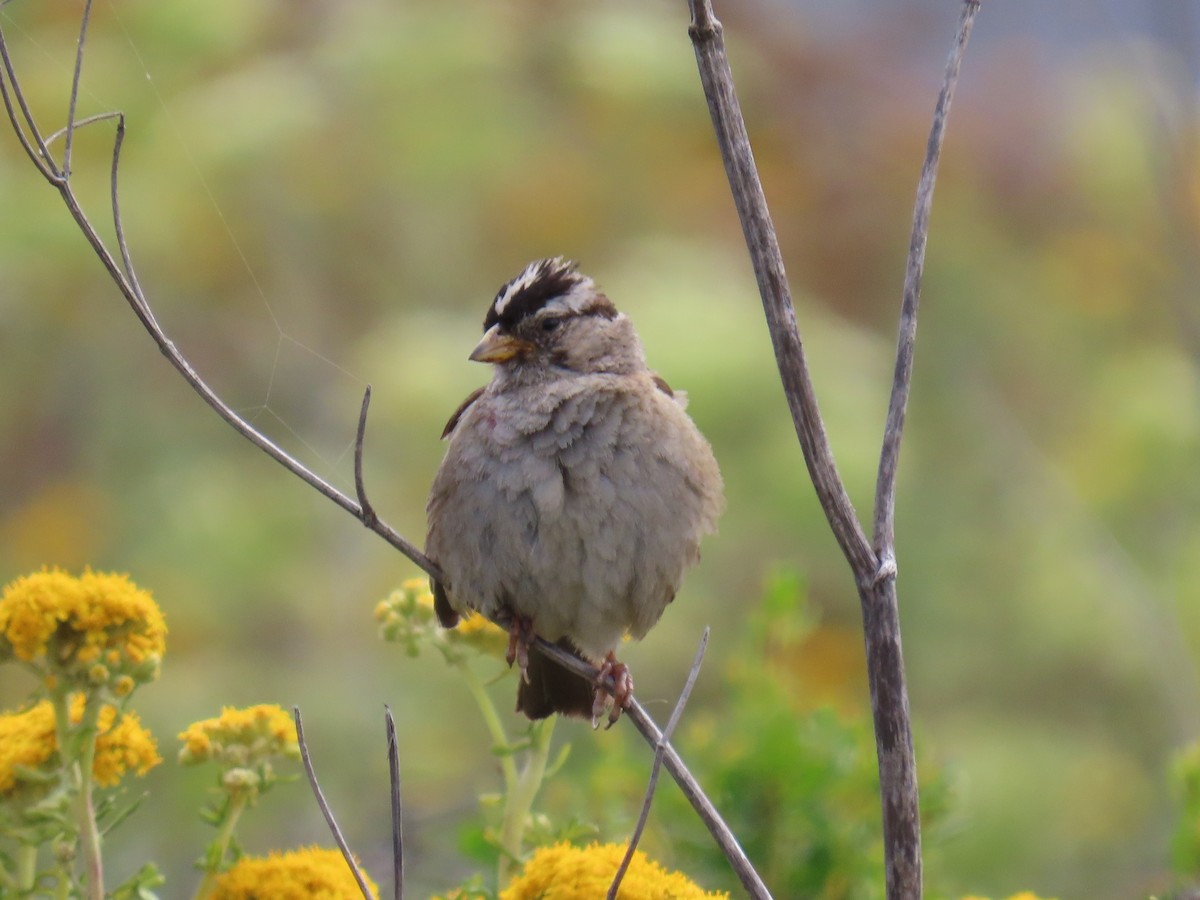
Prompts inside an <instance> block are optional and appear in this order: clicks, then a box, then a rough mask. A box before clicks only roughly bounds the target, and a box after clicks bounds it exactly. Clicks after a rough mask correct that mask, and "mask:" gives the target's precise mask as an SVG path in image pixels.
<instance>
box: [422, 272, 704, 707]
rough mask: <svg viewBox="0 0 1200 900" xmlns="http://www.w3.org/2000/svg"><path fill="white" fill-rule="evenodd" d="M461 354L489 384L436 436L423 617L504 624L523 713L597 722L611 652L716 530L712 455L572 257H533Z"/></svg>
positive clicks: (653, 611) (646, 619)
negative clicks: (485, 367)
mask: <svg viewBox="0 0 1200 900" xmlns="http://www.w3.org/2000/svg"><path fill="white" fill-rule="evenodd" d="M469 358H470V359H471V360H474V361H476V362H482V363H489V364H491V366H492V367H493V368H492V378H491V381H490V382H489V383H488V384H487V385H485V386H484V387H481V388H479V389H478V390H476V391H475V392H474V393H472V394H471V395H470V396H468V397H467V399H466V400H465V401H464V402H463V403H462V405H461V406H459V408H458V409H457V410H455V412H454V414H453V415H452V416H451V417H450V421H449V422H448V423H447V424H446V427H445V430H444V431H443V433H442V437H443V438H444V439H448V442H449V443H448V446H447V448H446V454H445V457H444V459H443V460H442V463H441V466H440V467H439V468H438V471H437V475H436V476H435V478H434V480H433V486H432V488H431V489H430V493H429V501H428V504H427V507H426V512H427V516H428V532H427V536H426V542H425V552H426V554H427V555H428V556H429V558H430V559H431V560H433V561H434V562H435V563H436V564H437V565H438V566H439V567H440V568H441V571H442V573H443V578H442V580H441V581H435V582H434V583H433V591H434V607H435V610H436V612H437V616H438V619H439V621H440V623H441V624H442V625H443V626H444V627H447V628H450V627H453V626H454V625H455V624H456V623H457V621H458V619H459V616H460V615H461V614H465V613H467V612H468V611H472V610H474V611H477V612H479V613H482V614H483V615H484V616H487V617H488V618H491V619H494V620H498V621H501V622H505V621H506V622H508V623H509V633H510V640H509V649H508V663H509V665H510V666H511V665H512V664H513V662H514V661H516V662H518V663H519V666H520V669H521V679H520V682H519V686H518V689H517V710H518V711H520V712H523V713H524V714H525V715H526V716H528V717H529V718H530V719H540V718H545V717H546V716H549V715H551V714H552V713H562V714H566V715H574V716H581V717H585V718H586V717H591V719H592V721H593V723H595V722H596V721H598V719H599V717H600V716H601V715H602V714H603V713H604V711H605V709H606V708H609V706H610V703H611V712H610V715H609V721H610V724H611V722H615V721H616V719H617V717H618V716H619V715H620V712H621V710H622V709H623V708H624V707H625V705H626V704H627V702H628V700H629V698H630V697H631V696H632V693H633V679H632V678H631V677H630V674H629V670H628V668H627V667H626V666H625V665H624V664H623V663H620V662H618V661H617V659H616V656H615V651H616V648H617V645H618V644H619V642H620V641H621V640H622V638H624V637H625V636H626V635H629V636H631V637H633V638H639V639H640V638H642V637H644V636H645V634H646V633H647V632H648V631H649V630H650V629H651V628H652V627H653V626H654V625H655V623H657V622H658V620H659V617H660V616H661V615H662V614H663V610H665V609H666V607H667V605H668V604H669V603H670V602H671V601H672V600H673V599H674V597H675V594H676V592H677V591H678V590H679V586H680V583H681V582H682V580H683V574H684V571H685V570H686V569H687V568H688V567H690V566H691V565H693V564H694V563H696V562H697V561H698V560H699V558H700V551H699V547H700V541H701V538H703V537H704V536H705V535H707V534H711V533H714V532H715V531H716V527H717V519H718V517H719V516H720V514H721V512H722V511H723V508H724V495H723V485H722V481H721V473H720V470H719V469H718V467H717V462H716V460H715V458H714V457H713V452H712V448H711V447H710V446H709V444H708V442H707V441H706V440H705V439H704V437H703V436H702V435H701V434H700V432H699V430H698V429H697V428H696V426H695V424H694V423H693V422H692V420H691V418H690V417H689V416H688V415H687V413H686V412H685V411H684V407H685V405H686V398H685V397H684V396H683V395H682V394H676V393H675V392H674V391H672V390H671V388H670V387H669V386H668V385H667V383H666V381H664V380H663V379H662V378H661V377H659V376H658V375H657V374H655V373H654V372H653V371H651V370H650V369H649V368H647V366H646V359H645V354H644V351H643V349H642V344H641V341H640V340H639V339H638V336H637V333H636V332H635V331H634V328H633V323H632V322H631V321H630V320H629V318H628V317H627V316H625V315H624V314H623V313H621V312H618V310H617V308H616V307H615V306H614V305H613V303H612V301H611V300H609V298H608V297H606V296H605V295H604V294H603V293H601V292H600V290H598V289H597V287H596V285H595V283H594V282H593V281H592V279H591V278H589V277H588V276H586V275H584V274H582V273H580V272H579V270H578V267H577V265H576V264H575V263H574V262H571V261H569V260H565V259H562V258H553V259H541V260H537V261H535V262H531V263H530V264H529V265H527V266H526V267H525V268H524V269H523V270H522V271H521V272H520V274H518V275H517V276H516V277H515V278H513V279H512V280H511V281H509V282H507V283H506V284H505V285H504V286H503V287H501V288H500V290H499V292H497V294H496V296H495V298H494V299H493V300H492V302H491V305H490V306H489V307H488V310H487V315H486V317H485V318H484V321H483V339H482V340H481V341H480V342H479V344H478V345H477V346H476V347H475V349H474V350H473V351H472V352H471V354H470V356H469ZM533 635H538V636H540V637H542V638H544V639H545V640H547V641H549V642H552V643H557V644H558V645H559V646H561V647H563V648H565V649H567V650H569V651H570V652H572V653H575V654H576V655H578V656H580V657H582V658H584V659H586V660H588V661H591V662H593V663H595V664H597V665H599V667H600V674H599V676H598V678H597V680H596V681H595V682H591V681H589V680H588V679H586V678H584V677H582V676H580V675H577V674H575V673H572V672H569V671H567V670H566V669H564V668H562V667H561V666H559V665H558V664H556V663H553V662H551V661H550V660H549V659H548V658H547V657H545V656H544V655H543V654H542V653H540V652H539V651H538V649H537V647H536V645H534V644H532V643H531V642H532V639H533ZM609 678H611V679H612V682H613V690H612V691H611V693H610V692H609V691H608V690H606V688H605V687H604V686H603V685H604V683H605V682H606V680H607V679H609Z"/></svg>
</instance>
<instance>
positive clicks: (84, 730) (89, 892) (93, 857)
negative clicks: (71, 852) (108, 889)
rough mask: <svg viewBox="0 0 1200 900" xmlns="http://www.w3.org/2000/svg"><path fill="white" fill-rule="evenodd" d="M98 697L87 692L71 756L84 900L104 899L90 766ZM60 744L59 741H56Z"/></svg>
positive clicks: (95, 731)
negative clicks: (74, 754) (76, 749)
mask: <svg viewBox="0 0 1200 900" xmlns="http://www.w3.org/2000/svg"><path fill="white" fill-rule="evenodd" d="M100 707H101V704H100V701H99V699H98V698H96V697H91V696H89V697H88V698H87V702H86V703H85V705H84V707H83V720H82V721H81V722H80V723H79V728H78V732H77V733H78V737H79V741H80V746H79V753H78V758H77V759H75V760H74V762H73V764H72V767H73V770H74V776H75V777H74V780H75V784H76V785H77V787H78V791H79V794H78V796H77V798H76V800H75V809H76V821H77V822H78V824H79V845H80V850H81V852H82V854H83V875H84V884H85V885H86V888H85V893H84V896H86V897H87V898H88V900H104V858H103V857H102V856H101V855H100V828H99V826H98V825H97V824H96V807H95V804H94V803H93V798H92V789H93V785H94V778H93V773H92V769H93V767H94V766H95V764H96V737H97V734H98V732H99V721H100ZM60 746H61V745H60Z"/></svg>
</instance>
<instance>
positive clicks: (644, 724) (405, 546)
mask: <svg viewBox="0 0 1200 900" xmlns="http://www.w3.org/2000/svg"><path fill="white" fill-rule="evenodd" d="M0 61H2V62H3V64H4V70H5V72H6V73H7V81H6V79H5V78H4V77H0V95H2V98H3V101H4V105H5V108H6V110H7V112H8V118H9V122H10V124H11V126H12V128H13V131H14V132H15V133H16V134H17V137H18V139H19V140H20V141H21V144H22V146H23V147H24V148H25V152H26V154H27V155H28V156H29V158H30V160H31V161H32V162H33V164H34V165H35V166H36V167H37V169H38V171H39V172H40V173H41V174H42V176H43V177H44V178H45V179H46V181H47V182H49V183H50V184H51V185H52V186H53V187H54V188H55V189H56V190H57V191H58V192H59V194H60V196H61V197H62V199H63V202H64V204H65V205H66V207H67V209H68V211H69V212H70V214H71V217H72V218H73V219H74V220H75V223H76V225H77V226H78V227H79V230H80V233H81V234H83V236H84V238H85V240H87V242H88V244H89V245H90V246H91V248H92V250H93V252H94V253H95V254H96V256H97V257H98V258H99V260H100V262H101V264H102V265H103V266H104V268H105V270H106V271H107V272H108V274H109V277H110V278H111V279H112V281H113V283H114V284H115V285H116V286H117V289H118V290H119V291H120V292H121V294H122V296H123V297H124V298H125V300H126V302H127V303H128V304H129V306H130V307H131V309H132V310H133V312H134V314H135V315H136V316H137V318H138V320H139V321H140V322H141V323H142V327H143V328H145V330H146V332H147V333H148V334H149V335H150V337H151V339H152V340H153V341H154V342H155V344H156V345H157V346H158V348H159V350H160V351H161V352H162V354H163V355H164V356H165V357H166V358H167V361H168V362H169V363H170V364H171V365H172V366H173V367H174V368H175V369H176V371H178V372H179V374H180V375H181V376H182V377H183V379H184V381H186V382H187V384H188V385H189V386H190V387H191V388H192V390H193V391H195V392H196V393H197V394H199V395H200V397H201V399H203V400H204V402H205V403H206V404H207V405H208V406H209V407H210V408H211V409H212V410H213V411H214V412H215V413H216V414H217V415H218V416H219V417H220V418H221V419H222V420H223V421H225V422H226V423H227V424H228V425H229V426H230V427H232V428H233V429H234V430H235V431H236V432H237V433H238V434H240V435H241V436H242V437H244V438H245V439H246V440H248V441H250V443H252V444H253V445H254V446H256V447H258V448H259V449H260V450H262V451H263V452H264V453H266V454H267V455H268V456H270V457H271V458H272V459H274V460H275V461H276V462H278V463H279V464H280V465H282V466H283V467H284V468H285V469H287V470H288V471H289V472H291V473H292V474H293V475H295V476H296V477H298V478H299V479H300V480H301V481H303V482H304V483H306V484H307V485H309V486H310V487H312V488H313V489H314V490H316V491H317V492H318V493H319V494H321V495H322V496H324V497H325V498H327V499H328V500H331V501H332V502H333V503H335V504H336V505H337V506H340V507H341V508H342V509H344V510H346V511H347V512H349V513H350V514H351V515H353V516H354V517H355V518H356V519H358V520H359V521H360V522H362V523H363V524H364V525H365V526H367V528H369V529H370V530H371V531H373V532H374V533H376V534H377V535H379V536H380V537H382V538H383V539H384V540H385V541H387V542H388V543H389V544H391V545H392V546H393V547H395V548H396V549H397V550H399V551H400V552H401V553H403V554H404V555H405V556H407V557H408V558H409V559H410V560H412V561H413V562H414V563H415V564H416V565H417V566H418V567H420V568H421V569H422V570H424V571H425V572H426V574H428V575H429V576H430V577H431V578H434V579H437V580H441V579H442V577H443V576H442V572H441V570H440V569H439V567H438V566H437V564H436V563H434V562H433V561H432V560H430V559H429V558H428V557H427V556H425V554H424V553H422V552H421V551H420V550H418V549H417V548H416V546H414V545H413V544H412V543H410V542H409V541H408V540H406V539H405V538H404V537H403V536H402V535H400V534H399V533H398V532H397V531H395V529H393V528H392V527H391V526H390V525H388V524H387V523H386V522H384V521H383V520H381V519H379V518H378V516H376V515H375V514H374V511H373V510H372V509H371V508H370V505H369V504H364V503H363V502H359V503H356V502H355V501H354V500H351V499H350V498H349V497H348V496H346V495H345V494H343V493H342V492H341V491H338V490H337V489H336V488H334V487H333V486H332V485H330V484H329V483H328V482H326V481H325V480H324V479H322V478H320V477H319V476H318V475H316V474H315V473H314V472H312V471H310V470H309V469H308V468H306V467H305V466H304V465H303V464H302V463H300V462H299V461H298V460H296V459H295V458H293V457H292V456H291V455H289V454H288V453H287V452H285V451H284V450H283V449H282V448H280V447H279V446H278V445H277V444H275V443H274V442H273V441H271V440H270V439H269V438H267V437H266V436H265V435H263V434H262V433H260V432H259V431H257V430H256V429H255V428H254V427H253V426H252V425H251V424H250V423H249V422H247V421H246V420H245V419H243V418H242V417H241V416H239V415H238V414H237V413H235V412H234V411H233V410H232V409H231V408H230V407H229V406H228V405H227V404H226V403H225V402H224V401H223V400H221V398H220V397H219V396H218V395H217V394H216V392H215V391H214V390H213V389H212V388H211V387H209V385H208V383H207V382H206V381H205V380H204V379H203V378H201V376H200V375H199V373H197V372H196V370H195V369H194V368H193V367H192V365H191V363H190V362H189V361H188V360H187V358H186V357H184V356H183V354H182V353H180V352H179V350H178V349H177V348H176V347H175V344H174V343H173V342H172V341H171V340H170V339H169V338H168V337H167V335H166V333H165V331H164V330H163V329H162V327H161V326H160V325H159V324H158V322H157V320H156V319H155V317H154V314H153V312H152V310H151V307H150V305H149V303H148V302H147V301H146V299H145V298H144V296H143V295H142V291H141V288H140V286H139V285H138V281H137V277H136V273H135V271H134V269H133V265H132V262H131V257H130V253H129V249H128V246H127V244H126V241H125V232H124V227H123V225H122V224H121V213H120V209H119V204H118V198H117V170H118V168H119V161H120V148H121V144H122V142H123V139H124V133H125V127H124V117H123V116H119V115H114V116H113V117H114V118H116V119H117V134H116V138H115V141H114V151H113V162H112V168H113V172H112V198H111V206H112V213H113V218H114V220H115V222H116V223H117V225H116V233H117V238H118V244H119V248H120V254H121V260H122V262H123V263H124V269H125V270H123V269H122V266H121V265H119V264H118V263H117V261H116V259H115V258H114V257H113V256H112V254H111V253H110V252H109V250H108V248H107V247H106V246H105V244H104V241H103V240H102V239H101V238H100V235H99V233H98V232H97V231H96V229H95V227H94V226H93V225H92V223H91V222H90V220H89V219H88V217H87V215H86V214H85V213H84V211H83V209H82V207H81V206H80V204H79V201H78V198H77V197H76V196H75V193H74V189H73V188H72V187H71V184H70V182H69V181H68V180H67V179H65V178H63V177H62V176H61V175H60V174H59V172H58V170H57V168H56V167H55V164H54V162H53V158H52V157H51V155H50V153H49V151H48V150H47V149H46V146H45V142H44V139H43V137H42V134H41V132H40V131H39V129H38V128H37V125H36V123H35V121H34V119H33V116H32V114H31V113H30V111H29V108H28V105H27V104H26V102H25V99H24V95H23V93H22V92H21V90H20V84H19V81H18V79H17V78H16V75H15V72H14V69H13V66H12V62H11V58H10V55H9V51H8V44H7V40H6V37H5V34H4V30H3V28H2V27H0ZM14 99H15V101H16V105H15V106H14ZM18 109H19V110H20V112H18ZM22 121H24V122H25V123H26V125H27V126H28V128H29V131H30V132H31V134H32V135H33V142H36V144H37V147H36V148H35V146H34V143H33V142H31V140H30V139H29V137H28V136H27V135H26V134H25V130H24V126H23V125H22ZM79 124H81V123H76V126H75V127H78V125H79ZM368 402H369V394H368V395H367V396H364V398H363V408H362V411H361V413H360V416H359V424H358V434H357V439H356V447H355V451H356V480H357V481H361V468H362V467H361V453H362V443H363V437H364V434H365V430H366V411H367V405H368ZM357 489H358V485H356V490H357ZM359 493H360V496H361V497H363V499H364V500H365V488H363V489H362V490H360V491H359ZM364 507H365V508H364ZM537 643H538V646H539V648H540V649H541V651H542V652H543V653H544V654H545V655H546V656H548V657H549V658H551V659H554V660H556V661H557V662H558V663H559V664H560V665H563V666H564V667H566V668H567V669H569V670H571V671H574V672H577V673H579V674H581V675H583V676H585V677H587V678H589V679H591V680H595V678H596V676H597V669H596V668H595V667H593V666H591V665H589V664H587V663H585V662H584V661H583V660H580V659H578V658H577V657H574V656H573V655H571V654H569V653H567V652H566V651H564V650H562V649H561V648H559V647H557V646H555V645H553V644H550V643H548V642H546V641H544V640H542V639H540V638H538V639H537ZM611 686H612V685H611V684H610V687H611ZM626 713H627V716H626V717H627V718H628V719H629V721H630V722H631V723H632V724H633V725H634V727H635V728H636V729H637V730H638V732H639V733H640V734H641V735H642V737H643V739H644V740H645V741H646V742H647V743H648V744H649V745H650V746H651V747H653V748H655V749H656V752H657V749H658V747H659V746H660V745H661V746H662V748H663V750H662V752H663V757H662V759H663V763H662V765H663V766H664V767H665V768H666V770H667V772H668V773H670V775H671V776H672V778H674V779H675V781H676V782H677V783H678V784H679V786H680V789H681V790H682V791H683V793H684V796H686V797H687V798H688V801H689V802H690V803H691V804H692V806H693V808H694V809H695V810H696V812H697V814H698V815H699V816H700V818H701V820H702V821H703V822H704V824H705V826H706V827H707V828H708V830H709V832H710V833H711V834H712V836H713V838H714V840H715V841H716V843H717V844H718V846H720V847H721V849H722V851H723V852H724V853H725V855H726V857H727V858H728V859H729V862H730V865H731V866H732V867H733V869H734V871H735V872H736V873H737V875H738V877H739V878H740V879H741V881H742V883H743V884H745V885H746V886H747V890H749V891H750V893H751V896H752V897H755V898H767V897H769V896H770V894H769V893H768V892H767V890H766V887H765V886H764V885H763V883H762V880H761V878H760V877H759V876H758V873H757V872H755V871H754V867H753V866H752V865H751V864H750V861H749V859H748V858H747V857H746V855H745V852H744V851H743V850H742V848H741V847H740V845H739V844H738V842H737V839H736V838H735V837H734V835H733V832H732V831H731V830H730V829H729V826H728V825H726V823H725V822H724V820H723V819H722V818H721V816H720V814H719V813H718V812H717V810H716V808H715V807H714V806H713V805H712V802H711V801H710V800H709V799H708V797H707V796H706V795H705V794H704V791H703V789H702V788H701V787H700V785H699V783H698V782H697V781H696V779H695V778H694V777H693V776H692V774H691V772H690V771H688V768H687V766H686V765H684V763H683V760H682V759H681V758H680V757H679V754H678V753H676V752H675V750H674V748H673V747H671V746H670V744H663V738H662V734H661V733H660V732H659V730H658V726H657V725H655V723H654V721H653V720H652V719H651V718H650V717H649V715H647V713H646V711H645V710H644V709H643V708H642V707H641V705H640V704H639V703H638V702H637V701H636V700H635V699H634V700H631V702H630V704H629V706H628V707H627V709H626ZM314 788H315V784H314Z"/></svg>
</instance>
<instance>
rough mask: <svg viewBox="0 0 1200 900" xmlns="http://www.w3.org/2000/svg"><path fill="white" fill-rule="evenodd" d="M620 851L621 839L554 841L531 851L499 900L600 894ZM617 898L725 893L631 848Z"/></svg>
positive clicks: (685, 899)
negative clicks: (609, 841) (614, 841)
mask: <svg viewBox="0 0 1200 900" xmlns="http://www.w3.org/2000/svg"><path fill="white" fill-rule="evenodd" d="M624 856H625V845H624V844H589V845H588V846H587V847H572V846H571V845H570V844H567V843H561V844H555V845H554V846H552V847H542V848H541V849H540V850H537V851H536V852H534V854H533V856H531V857H530V858H529V862H527V863H525V869H524V871H523V872H522V873H521V874H520V875H518V876H517V877H516V878H515V879H513V881H512V883H511V884H509V886H508V887H507V888H505V889H504V890H503V891H502V892H501V893H500V900H593V898H596V897H603V896H604V895H605V893H606V892H607V891H608V887H609V885H610V884H612V880H613V876H614V875H616V873H617V868H618V867H619V866H620V865H621V860H622V859H623V858H624ZM617 896H618V898H619V900H701V898H722V897H724V898H728V896H729V895H728V894H724V893H708V892H706V891H705V890H704V889H703V888H701V887H699V886H697V885H696V884H695V883H694V882H692V881H691V880H690V879H689V878H688V877H687V876H686V875H684V874H682V873H681V872H668V871H667V870H666V869H664V868H663V867H662V866H660V865H659V864H658V863H656V862H653V861H652V860H649V859H647V858H646V855H645V854H644V853H642V852H641V851H640V850H639V851H637V852H636V853H634V856H633V861H632V862H631V863H630V866H629V871H628V872H626V873H625V878H624V880H622V882H621V889H620V891H619V892H618V894H617Z"/></svg>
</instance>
